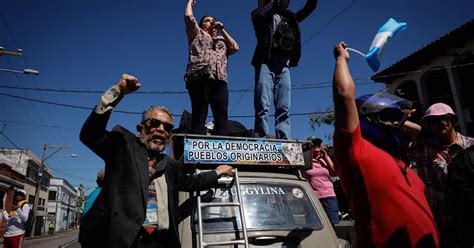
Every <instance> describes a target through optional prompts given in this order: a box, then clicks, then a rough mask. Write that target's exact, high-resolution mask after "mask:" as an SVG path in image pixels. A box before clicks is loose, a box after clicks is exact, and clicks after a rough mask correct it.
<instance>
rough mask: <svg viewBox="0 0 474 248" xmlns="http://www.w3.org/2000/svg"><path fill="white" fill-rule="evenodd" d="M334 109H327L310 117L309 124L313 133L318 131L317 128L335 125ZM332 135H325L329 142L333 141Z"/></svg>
mask: <svg viewBox="0 0 474 248" xmlns="http://www.w3.org/2000/svg"><path fill="white" fill-rule="evenodd" d="M334 118H335V115H334V109H333V108H332V107H329V108H327V109H326V110H324V111H316V113H315V114H311V115H310V116H309V124H310V127H311V130H312V131H316V129H317V128H319V127H321V126H322V125H328V126H332V125H334ZM332 135H333V134H332V133H328V134H325V135H324V138H325V139H327V140H331V139H332Z"/></svg>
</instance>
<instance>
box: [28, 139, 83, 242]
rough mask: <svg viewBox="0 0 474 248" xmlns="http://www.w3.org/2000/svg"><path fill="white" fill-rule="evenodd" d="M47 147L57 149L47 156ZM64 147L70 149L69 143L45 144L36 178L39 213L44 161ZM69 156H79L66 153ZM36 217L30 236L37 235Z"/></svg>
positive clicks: (34, 205)
mask: <svg viewBox="0 0 474 248" xmlns="http://www.w3.org/2000/svg"><path fill="white" fill-rule="evenodd" d="M46 149H56V151H55V152H53V153H51V154H50V155H48V156H46ZM63 149H69V146H68V145H60V146H52V145H46V144H43V152H42V155H41V164H40V167H39V169H38V177H37V179H36V190H35V201H34V202H33V209H34V211H35V213H38V204H39V192H40V186H41V183H40V182H41V179H42V177H43V170H44V162H45V161H46V160H47V159H48V158H51V157H53V156H54V155H55V154H56V153H58V152H59V151H61V150H63ZM66 156H67V157H78V155H76V154H70V155H69V156H68V155H66ZM36 219H37V218H36V217H35V218H34V220H33V231H32V232H31V235H30V236H34V235H35V230H36Z"/></svg>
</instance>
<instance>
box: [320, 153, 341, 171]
mask: <svg viewBox="0 0 474 248" xmlns="http://www.w3.org/2000/svg"><path fill="white" fill-rule="evenodd" d="M321 158H322V159H323V160H324V162H325V163H326V166H327V169H328V171H329V174H330V175H331V176H337V172H336V170H335V169H334V163H333V162H332V160H331V157H329V155H328V153H327V152H326V150H325V149H323V148H321Z"/></svg>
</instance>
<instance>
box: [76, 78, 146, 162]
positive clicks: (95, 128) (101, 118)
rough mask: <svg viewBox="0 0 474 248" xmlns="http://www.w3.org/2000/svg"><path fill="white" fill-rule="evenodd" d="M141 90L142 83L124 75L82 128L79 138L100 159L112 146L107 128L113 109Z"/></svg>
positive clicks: (105, 94)
mask: <svg viewBox="0 0 474 248" xmlns="http://www.w3.org/2000/svg"><path fill="white" fill-rule="evenodd" d="M139 88H140V83H138V81H137V79H136V78H135V77H134V76H131V75H128V74H123V75H122V77H121V78H120V80H119V82H118V83H117V85H114V86H112V87H111V88H110V89H109V90H107V91H106V92H105V93H104V94H103V95H102V96H101V98H100V102H99V104H97V106H96V107H95V108H94V111H93V112H92V113H91V115H90V116H89V117H88V118H87V120H86V122H85V123H84V125H83V126H82V129H81V133H80V136H79V138H80V140H81V142H82V143H84V144H85V145H86V146H87V147H89V148H90V149H91V150H92V151H93V152H95V153H96V154H97V155H99V156H100V157H102V158H105V156H106V154H107V150H108V148H109V145H110V144H109V142H110V139H109V136H110V135H109V132H108V131H107V130H106V127H107V122H108V121H109V118H110V114H111V113H112V110H113V108H114V107H115V106H116V105H117V104H118V103H119V102H120V100H121V99H122V98H123V96H124V95H126V94H128V93H131V92H134V91H136V90H138V89H139Z"/></svg>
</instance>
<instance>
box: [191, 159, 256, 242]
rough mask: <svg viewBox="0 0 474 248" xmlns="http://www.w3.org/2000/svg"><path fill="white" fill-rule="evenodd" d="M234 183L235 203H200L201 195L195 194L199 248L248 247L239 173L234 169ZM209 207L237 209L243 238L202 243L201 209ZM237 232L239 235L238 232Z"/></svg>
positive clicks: (197, 171)
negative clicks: (217, 247)
mask: <svg viewBox="0 0 474 248" xmlns="http://www.w3.org/2000/svg"><path fill="white" fill-rule="evenodd" d="M196 173H199V170H196ZM234 181H235V184H236V192H237V202H235V201H234V202H214V203H202V202H201V193H200V192H197V211H198V224H199V244H200V246H199V247H200V248H204V247H209V246H222V245H244V247H245V248H248V247H249V241H248V236H247V226H246V223H245V214H244V207H243V202H242V194H241V191H240V181H239V173H238V171H237V168H234ZM229 194H230V192H229ZM209 207H239V213H240V224H241V225H242V233H243V236H244V238H243V239H237V240H229V241H220V242H210V243H206V242H204V240H203V232H202V209H203V208H209ZM238 231H239V233H240V230H238Z"/></svg>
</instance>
